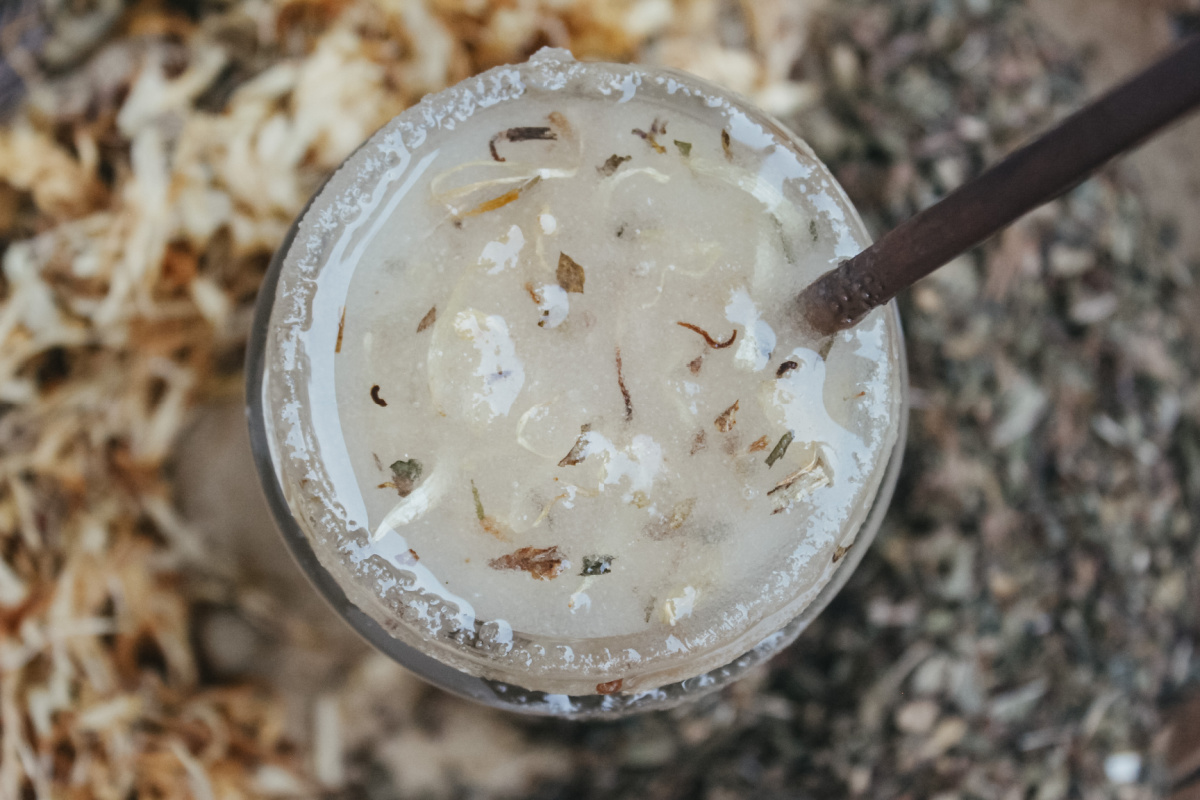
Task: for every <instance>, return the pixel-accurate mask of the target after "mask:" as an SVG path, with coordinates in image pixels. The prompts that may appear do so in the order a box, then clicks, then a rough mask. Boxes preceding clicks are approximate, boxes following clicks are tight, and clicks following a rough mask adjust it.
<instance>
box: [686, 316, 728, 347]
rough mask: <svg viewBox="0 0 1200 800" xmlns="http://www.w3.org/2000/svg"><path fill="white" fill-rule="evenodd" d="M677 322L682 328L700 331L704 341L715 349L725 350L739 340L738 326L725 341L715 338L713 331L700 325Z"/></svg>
mask: <svg viewBox="0 0 1200 800" xmlns="http://www.w3.org/2000/svg"><path fill="white" fill-rule="evenodd" d="M675 324H676V325H678V326H679V327H681V328H687V329H688V330H689V331H692V332H693V333H698V334H700V335H701V336H703V337H704V343H705V344H707V345H708V346H709V347H711V348H712V349H713V350H724V349H725V348H726V347H729V346H730V345H731V344H733V343H734V342H735V341H737V333H738V332H737V328H734V329H733V333H731V334H729V338H727V339H725V341H720V340H718V339H714V338H713V337H712V334H711V333H709V332H708V331H706V330H704V329H703V328H701V327H700V326H699V325H693V324H692V323H690V322H676V323H675Z"/></svg>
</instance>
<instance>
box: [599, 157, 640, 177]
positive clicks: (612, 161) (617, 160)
mask: <svg viewBox="0 0 1200 800" xmlns="http://www.w3.org/2000/svg"><path fill="white" fill-rule="evenodd" d="M632 159H633V156H619V155H617V154H616V153H613V154H612V155H611V156H609V157H608V159H607V160H606V161H605V162H604V163H603V164H601V165H600V166H598V167H596V172H599V173H600V174H601V175H603V176H604V177H606V178H607V177H608V176H610V175H612V174H613V173H614V172H616V171H617V170H618V169H620V167H621V165H622V164H624V163H625V162H626V161H630V160H632Z"/></svg>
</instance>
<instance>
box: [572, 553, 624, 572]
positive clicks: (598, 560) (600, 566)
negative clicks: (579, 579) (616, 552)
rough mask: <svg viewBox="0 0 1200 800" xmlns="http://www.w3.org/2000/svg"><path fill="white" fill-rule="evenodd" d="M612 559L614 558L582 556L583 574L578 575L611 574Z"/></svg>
mask: <svg viewBox="0 0 1200 800" xmlns="http://www.w3.org/2000/svg"><path fill="white" fill-rule="evenodd" d="M614 558H616V556H584V557H583V572H581V573H579V574H580V575H583V576H590V575H607V574H608V573H610V572H612V562H613V559H614Z"/></svg>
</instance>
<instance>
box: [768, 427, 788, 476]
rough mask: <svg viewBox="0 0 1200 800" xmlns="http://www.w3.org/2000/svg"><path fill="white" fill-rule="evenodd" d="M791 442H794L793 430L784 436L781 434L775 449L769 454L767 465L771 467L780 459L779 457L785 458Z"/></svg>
mask: <svg viewBox="0 0 1200 800" xmlns="http://www.w3.org/2000/svg"><path fill="white" fill-rule="evenodd" d="M791 444H792V432H791V431H788V432H787V433H785V434H784V435H783V436H780V437H779V443H778V444H776V445H775V449H774V450H772V451H771V454H770V455H769V456H767V467H768V468H770V467H773V466H775V462H776V461H778V460H779V459H781V458H783V454H784V453H786V452H787V449H788V447H789V446H791Z"/></svg>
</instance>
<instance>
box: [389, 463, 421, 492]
mask: <svg viewBox="0 0 1200 800" xmlns="http://www.w3.org/2000/svg"><path fill="white" fill-rule="evenodd" d="M389 469H390V470H391V471H392V486H394V487H396V492H397V493H398V494H399V495H400V496H401V497H408V496H409V495H410V494H412V490H413V487H415V486H416V485H417V481H418V480H420V478H421V473H422V472H423V471H424V467H422V466H421V462H420V461H417V460H416V459H415V458H410V459H409V460H408V461H393V462H392V465H391V466H390V467H389ZM384 485H385V486H386V485H387V484H384Z"/></svg>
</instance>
